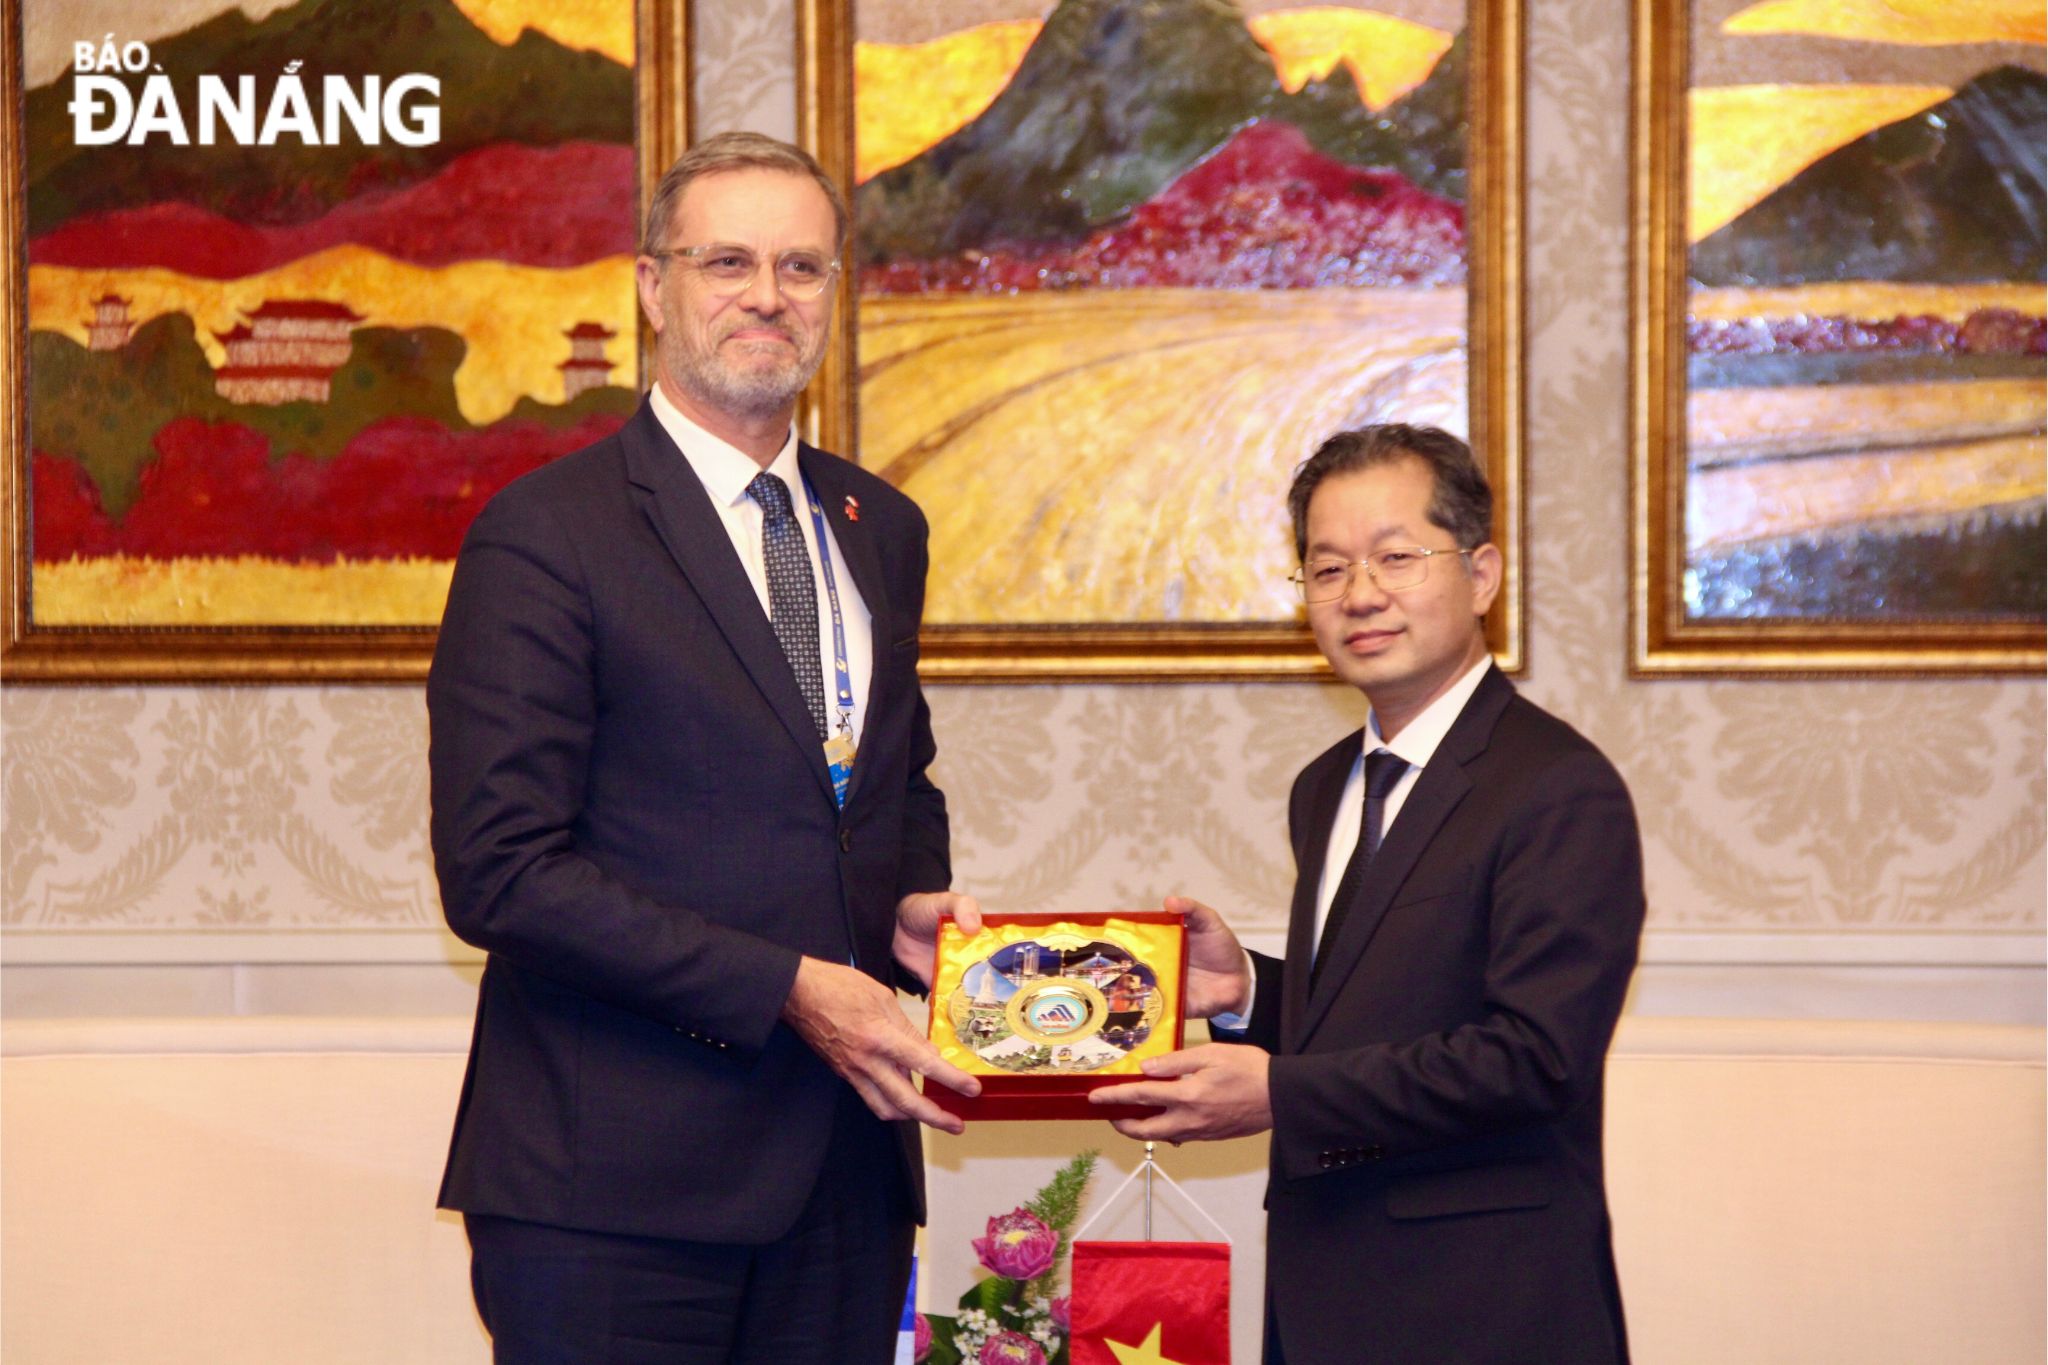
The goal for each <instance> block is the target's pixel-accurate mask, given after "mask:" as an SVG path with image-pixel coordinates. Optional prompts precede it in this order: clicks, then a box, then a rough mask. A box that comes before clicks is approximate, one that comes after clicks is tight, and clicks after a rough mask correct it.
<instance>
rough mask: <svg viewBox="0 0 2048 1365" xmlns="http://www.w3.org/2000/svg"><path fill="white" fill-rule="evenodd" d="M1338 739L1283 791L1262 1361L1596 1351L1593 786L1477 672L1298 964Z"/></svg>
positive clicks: (1628, 848)
mask: <svg viewBox="0 0 2048 1365" xmlns="http://www.w3.org/2000/svg"><path fill="white" fill-rule="evenodd" d="M1362 739H1363V735H1362V732H1354V733H1352V734H1351V735H1349V736H1347V737H1346V738H1344V739H1343V740H1340V741H1339V742H1338V743H1337V744H1335V745H1333V746H1332V747H1331V748H1330V749H1329V750H1328V751H1326V752H1325V753H1323V754H1322V755H1321V756H1320V757H1319V758H1317V759H1316V760H1315V761H1314V762H1312V763H1310V764H1309V765H1308V767H1307V768H1306V769H1304V770H1303V771H1302V773H1301V775H1300V777H1298V778H1297V779H1296V781H1295V784H1294V791H1293V795H1292V797H1291V799H1290V801H1289V804H1288V827H1289V831H1290V837H1291V839H1292V842H1293V845H1294V855H1295V864H1296V867H1297V868H1298V869H1299V872H1298V879H1297V881H1296V885H1295V893H1294V904H1293V910H1292V916H1291V918H1290V921H1289V931H1288V943H1287V959H1286V961H1285V962H1284V963H1282V962H1280V961H1277V960H1275V959H1272V958H1268V957H1264V956H1262V955H1256V954H1255V955H1254V965H1255V967H1256V969H1257V972H1258V987H1257V995H1256V1006H1255V1009H1254V1013H1253V1016H1252V1018H1251V1020H1250V1021H1249V1022H1248V1028H1247V1033H1246V1035H1245V1041H1249V1042H1252V1043H1256V1044H1258V1045H1260V1046H1262V1047H1265V1048H1266V1049H1267V1050H1268V1051H1270V1052H1272V1053H1273V1054H1274V1058H1273V1064H1272V1070H1271V1073H1270V1080H1271V1094H1272V1103H1273V1118H1274V1127H1273V1144H1272V1181H1271V1185H1270V1187H1269V1189H1268V1195H1267V1211H1268V1213H1267V1231H1266V1248H1267V1250H1266V1263H1267V1264H1266V1276H1267V1293H1268V1298H1269V1302H1270V1305H1271V1314H1272V1321H1271V1323H1270V1324H1269V1327H1273V1326H1276V1327H1277V1328H1278V1331H1279V1335H1280V1339H1281V1344H1282V1346H1283V1347H1284V1350H1285V1358H1286V1361H1287V1365H1443V1362H1451V1361H1455V1362H1458V1365H1619V1362H1623V1361H1626V1359H1627V1356H1628V1348H1627V1337H1626V1332H1625V1330H1624V1327H1623V1322H1622V1313H1621V1298H1620V1291H1619V1289H1618V1287H1617V1284H1616V1280H1615V1272H1614V1259H1613V1253H1612V1250H1611V1246H1610V1238H1609V1234H1608V1221H1607V1203H1606V1195H1605V1192H1604V1188H1603V1183H1602V1175H1601V1148H1600V1132H1601V1093H1602V1075H1603V1069H1604V1062H1605V1057H1606V1051H1607V1045H1608V1042H1609V1041H1610V1039H1611V1038H1612V1036H1613V1032H1614V1026H1615V1023H1616V1021H1617V1019H1618V1018H1619V1016H1620V1013H1621V1007H1622V1000H1623V996H1624V994H1625V992H1626V990H1627V987H1628V980H1629V975H1630V973H1631V971H1632V970H1633V968H1634V966H1635V960H1636V948H1637V940H1638V938H1639V935H1640V933H1641V929H1642V923H1643V909H1644V906H1643V874H1642V852H1641V845H1640V841H1639V838H1638V835H1637V831H1636V822H1635V815H1634V811H1633V808H1632V806H1631V805H1630V802H1629V797H1628V792H1627V790H1626V788H1625V787H1624V786H1623V785H1622V781H1621V778H1620V776H1619V775H1618V774H1617V773H1616V772H1615V771H1614V769H1613V767H1612V766H1611V765H1609V763H1608V762H1607V760H1606V759H1605V758H1603V757H1602V756H1601V755H1600V752H1599V751H1598V750H1597V749H1595V748H1594V747H1593V746H1592V745H1591V744H1589V743H1587V742H1586V740H1584V739H1583V738H1581V737H1580V736H1579V735H1578V734H1577V733H1575V732H1574V731H1573V730H1572V729H1571V728H1570V727H1569V726H1567V725H1565V724H1564V723H1563V722H1561V721H1559V720H1557V719H1555V718H1554V717H1552V716H1550V715H1549V714H1547V713H1546V712H1544V711H1543V710H1541V709H1540V708H1538V707H1537V706H1535V705H1534V704H1532V703H1530V702H1528V701H1526V700H1524V699H1522V698H1521V697H1519V696H1518V695H1517V694H1516V692H1515V689H1514V687H1513V685H1512V684H1511V683H1509V682H1508V680H1507V679H1506V678H1505V677H1503V676H1501V674H1500V673H1499V672H1498V671H1497V670H1492V669H1489V670H1488V672H1487V675H1486V677H1485V678H1484V679H1483V680H1482V681H1481V683H1480V685H1479V689H1478V690H1477V691H1476V692H1475V693H1474V694H1473V696H1472V698H1471V699H1470V700H1469V701H1468V702H1467V704H1466V706H1465V709H1464V711H1463V712H1462V713H1461V714H1460V715H1459V717H1458V719H1457V721H1456V722H1455V723H1454V724H1453V726H1452V727H1451V729H1450V731H1449V733H1448V734H1446V736H1445V737H1444V741H1443V743H1442V745H1441V746H1440V747H1439V748H1438V749H1437V751H1436V754H1435V756H1434V757H1433V758H1432V759H1431V760H1430V762H1429V763H1428V765H1427V766H1425V767H1424V768H1423V770H1422V773H1421V775H1420V776H1419V777H1418V778H1417V779H1416V782H1415V786H1414V787H1413V789H1412V790H1410V792H1409V793H1408V796H1407V799H1406V801H1405V803H1404V804H1403V806H1402V807H1401V810H1400V813H1399V815H1398V816H1397V817H1396V818H1395V820H1394V822H1393V824H1392V825H1391V826H1390V827H1389V829H1388V830H1387V834H1386V839H1385V842H1384V843H1382V844H1381V846H1380V849H1379V851H1378V854H1377V855H1376V856H1375V858H1374V860H1373V862H1372V864H1371V867H1370V870H1369V871H1368V872H1367V874H1366V875H1365V877H1364V879H1363V881H1362V882H1361V884H1360V885H1359V887H1358V889H1357V893H1356V894H1357V899H1356V900H1355V901H1354V902H1353V903H1352V905H1351V907H1350V912H1349V914H1348V916H1347V917H1346V918H1345V920H1344V922H1343V924H1342V926H1341V927H1340V929H1339V932H1338V935H1337V938H1336V940H1335V941H1334V942H1333V943H1330V944H1327V945H1325V947H1324V949H1323V952H1324V953H1325V954H1326V955H1327V960H1326V961H1325V962H1324V963H1323V964H1322V970H1321V971H1320V972H1318V973H1317V974H1316V980H1315V982H1314V984H1313V986H1311V983H1310V980H1309V972H1308V970H1307V966H1308V963H1309V961H1310V943H1311V937H1310V936H1311V934H1312V933H1313V932H1314V924H1315V912H1316V904H1315V902H1316V894H1317V886H1318V881H1319V878H1320V874H1321V871H1322V868H1323V864H1324V856H1325V853H1326V850H1327V848H1328V845H1329V837H1330V826H1331V822H1332V820H1333V819H1334V817H1335V812H1336V809H1337V804H1338V799H1339V797H1340V796H1341V794H1342V792H1343V790H1344V785H1345V779H1346V777H1347V775H1348V774H1349V773H1350V771H1351V768H1352V765H1353V764H1354V763H1355V762H1356V761H1357V758H1358V755H1359V753H1360V751H1361V743H1362Z"/></svg>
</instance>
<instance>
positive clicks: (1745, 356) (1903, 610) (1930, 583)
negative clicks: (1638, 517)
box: [1680, 0, 2048, 626]
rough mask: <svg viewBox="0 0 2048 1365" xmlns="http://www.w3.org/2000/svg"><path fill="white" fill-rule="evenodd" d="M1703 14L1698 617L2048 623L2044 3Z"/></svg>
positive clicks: (1875, 2)
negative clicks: (2047, 560) (2047, 576)
mask: <svg viewBox="0 0 2048 1365" xmlns="http://www.w3.org/2000/svg"><path fill="white" fill-rule="evenodd" d="M1691 17H1692V30H1691V72H1690V86H1689V89H1688V91H1687V100H1686V109H1687V112H1686V131H1687V134H1688V184H1687V197H1686V203H1687V218H1686V229H1687V231H1686V237H1687V241H1688V243H1689V253H1688V281H1687V286H1688V288H1687V304H1686V313H1687V316H1686V319H1685V329H1686V336H1685V341H1686V350H1687V357H1686V360H1687V364H1686V371H1687V397H1686V442H1685V454H1684V460H1685V465H1684V469H1683V471H1682V478H1683V507H1684V527H1683V536H1684V575H1683V583H1682V586H1681V589H1680V591H1681V595H1682V602H1681V604H1680V605H1681V610H1682V612H1683V615H1684V617H1685V619H1686V620H1688V621H1690V622H1697V623H1716V622H1728V623H1734V622H1741V623H1771V622H1812V623H1824V624H1840V623H1852V624H1857V625H1885V626H1896V625H1910V624H1912V623H1915V622H1925V623H1938V624H1943V625H1951V624H1958V623H1963V624H1971V623H1985V624H1993V625H2005V624H2024V623H2029V622H2031V623H2036V624H2038V623H2039V622H2041V621H2042V620H2043V618H2044V596H2048V594H2044V557H2043V553H2042V535H2043V504H2044V494H2048V468H2044V456H2048V443H2044V436H2043V433H2044V429H2048V393H2044V378H2048V362H2044V358H2043V352H2044V322H2043V319H2044V315H2048V286H2044V266H2043V233H2042V216H2041V214H2042V211H2041V202H2042V189H2043V145H2044V139H2048V115H2044V101H2043V90H2044V76H2043V71H2044V67H2048V61H2044V55H2048V49H2044V35H2043V11H2042V9H2041V6H2040V5H2039V4H2036V3H2031V2H2024V3H2023V2H2022V0H1946V2H1945V3H1941V4H1932V3H1918V2H1917V0H1916V2H1915V3H1910V4H1909V3H1904V2H1903V0H1763V2H1762V3H1748V2H1747V0H1693V3H1692V5H1691Z"/></svg>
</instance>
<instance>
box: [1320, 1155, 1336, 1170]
mask: <svg viewBox="0 0 2048 1365" xmlns="http://www.w3.org/2000/svg"><path fill="white" fill-rule="evenodd" d="M1317 1160H1319V1161H1321V1162H1322V1163H1323V1169H1324V1170H1326V1171H1327V1170H1329V1169H1330V1168H1331V1167H1333V1166H1335V1165H1336V1164H1337V1158H1336V1156H1335V1154H1333V1153H1330V1152H1324V1153H1323V1154H1322V1156H1320V1157H1318V1158H1317Z"/></svg>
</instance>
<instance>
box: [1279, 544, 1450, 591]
mask: <svg viewBox="0 0 2048 1365" xmlns="http://www.w3.org/2000/svg"><path fill="white" fill-rule="evenodd" d="M1471 553H1472V551H1470V550H1425V549H1423V548H1422V547H1421V546H1420V545H1397V546H1395V547H1394V548H1393V549H1391V550H1375V551H1373V553H1371V554H1369V555H1367V556H1366V557H1365V558H1364V559H1354V560H1344V559H1335V558H1331V559H1311V560H1309V561H1308V562H1307V563H1306V564H1304V565H1302V566H1301V567H1300V568H1299V569H1297V570H1295V571H1294V572H1293V573H1291V574H1289V575H1288V576H1287V578H1288V581H1289V582H1291V583H1293V584H1294V587H1295V590H1296V591H1297V592H1299V593H1300V594H1301V600H1302V601H1304V602H1334V601H1336V600H1337V599H1338V598H1340V597H1342V596H1343V595H1344V594H1345V593H1347V592H1350V591H1351V583H1352V575H1354V574H1356V573H1357V572H1358V571H1359V570H1360V569H1364V570H1365V572H1366V574H1367V575H1368V576H1369V577H1370V578H1371V579H1372V581H1373V582H1375V583H1377V584H1378V585H1379V586H1380V588H1381V589H1382V590H1383V591H1386V592H1400V591H1401V590H1402V589H1404V588H1413V587H1417V586H1420V584H1421V583H1422V581H1423V580H1424V579H1426V578H1428V577H1429V561H1430V560H1431V559H1432V558H1434V557H1435V556H1437V555H1469V554H1471Z"/></svg>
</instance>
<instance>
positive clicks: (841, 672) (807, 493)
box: [804, 479, 853, 735]
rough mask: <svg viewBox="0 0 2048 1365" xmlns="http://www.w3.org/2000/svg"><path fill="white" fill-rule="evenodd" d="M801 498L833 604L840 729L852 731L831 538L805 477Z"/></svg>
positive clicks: (850, 686)
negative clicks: (807, 509) (806, 505)
mask: <svg viewBox="0 0 2048 1365" xmlns="http://www.w3.org/2000/svg"><path fill="white" fill-rule="evenodd" d="M804 501H805V502H807V503H809V504H810V505H811V528H812V529H813V530H815V531H816V532H817V533H818V564H819V566H820V567H821V568H823V569H824V571H825V600H826V602H827V603H829V604H830V606H831V608H832V683H833V689H834V693H835V695H836V697H837V699H838V703H839V731H840V733H841V734H845V735H851V734H852V732H853V673H852V671H851V670H850V669H849V668H848V667H847V662H846V617H845V615H844V614H843V613H842V612H841V611H840V609H839V580H838V579H837V577H836V576H835V575H834V574H833V572H832V542H831V541H830V540H828V539H827V538H826V536H825V509H824V508H823V507H822V506H821V505H819V502H818V491H817V490H816V489H814V488H812V487H811V481H810V480H809V479H805V480H804Z"/></svg>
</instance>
